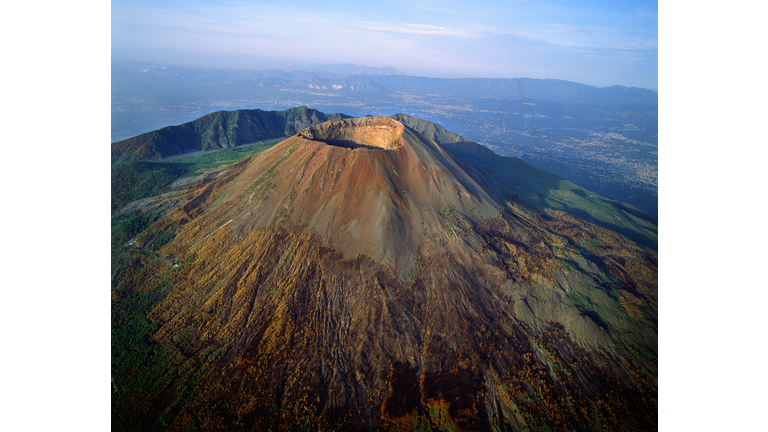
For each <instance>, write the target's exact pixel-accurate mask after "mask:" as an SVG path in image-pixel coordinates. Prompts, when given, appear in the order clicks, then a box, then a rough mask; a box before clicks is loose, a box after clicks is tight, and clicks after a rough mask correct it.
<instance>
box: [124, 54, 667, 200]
mask: <svg viewBox="0 0 768 432" xmlns="http://www.w3.org/2000/svg"><path fill="white" fill-rule="evenodd" d="M160 68H162V69H160ZM395 72H396V71H395ZM409 80H418V81H419V85H420V86H421V87H422V88H426V89H427V90H424V91H420V92H419V91H414V90H416V89H417V87H416V85H415V84H413V83H411V82H410V81H409ZM425 81H426V82H427V84H428V85H424V84H425V83H424V82H425ZM550 81H551V82H550ZM308 83H311V84H308ZM350 83H355V84H356V85H355V84H350ZM520 83H522V84H523V85H527V86H529V87H530V88H531V91H529V92H526V91H525V90H526V89H525V88H523V90H519V89H518V90H515V89H517V88H520V87H521V84H520ZM429 84H432V85H431V86H430V85H429ZM507 84H508V83H507V82H506V81H503V80H490V79H488V80H484V79H457V80H448V79H439V80H438V79H429V78H420V77H407V76H402V75H395V74H394V73H392V75H389V76H383V75H379V76H368V75H354V76H350V75H344V71H339V74H336V75H334V74H329V73H327V72H293V73H286V72H282V71H233V70H220V71H214V70H205V69H191V68H174V67H172V66H167V67H164V66H160V67H158V66H157V65H149V66H144V65H141V64H113V77H112V141H119V140H121V139H125V138H129V137H131V136H135V135H138V134H141V133H144V132H148V131H151V130H156V129H159V128H162V127H164V126H169V125H174V124H180V123H184V122H187V121H191V120H194V119H196V118H199V117H201V116H203V115H205V114H208V113H210V112H214V111H219V110H236V109H261V110H265V111H268V110H284V109H288V108H292V107H296V106H301V105H306V106H308V107H310V108H314V109H317V110H320V111H323V112H326V113H336V112H338V113H344V114H348V115H351V116H365V115H392V114H395V113H403V114H407V115H410V116H413V117H419V118H422V119H425V120H429V121H432V122H435V123H438V124H441V125H442V126H443V127H445V128H446V129H448V130H450V131H452V132H455V133H458V134H460V135H462V136H464V137H466V138H469V139H471V140H473V141H475V142H477V143H479V144H482V145H484V146H486V147H488V148H490V149H491V150H493V151H494V152H495V153H497V154H499V155H502V156H513V157H519V158H521V159H523V160H524V161H526V162H528V163H529V164H531V165H533V166H534V167H537V168H540V169H543V170H545V171H548V172H551V173H553V174H555V175H557V176H559V177H561V178H563V179H566V180H570V181H573V182H574V183H577V184H579V185H580V186H583V187H585V188H587V189H590V190H592V191H594V192H597V193H600V194H601V195H604V196H607V197H610V198H614V199H617V200H619V201H622V202H627V203H630V204H633V205H635V206H636V207H638V208H640V209H641V210H645V211H647V212H649V213H651V214H653V215H656V214H657V212H658V203H657V201H658V120H657V119H658V105H657V102H656V101H657V97H656V92H655V91H652V90H644V89H636V88H632V89H627V88H624V87H618V88H607V89H598V88H596V87H590V86H585V85H581V84H577V83H569V82H566V81H557V80H530V83H529V82H527V81H519V82H518V83H517V87H515V86H514V85H513V83H510V84H509V85H507ZM494 86H495V88H494ZM505 86H507V87H505ZM323 87H325V88H323Z"/></svg>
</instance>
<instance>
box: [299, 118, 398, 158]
mask: <svg viewBox="0 0 768 432" xmlns="http://www.w3.org/2000/svg"><path fill="white" fill-rule="evenodd" d="M299 135H300V136H301V137H303V138H306V139H309V140H314V141H321V142H324V143H326V144H329V145H334V146H337V147H345V148H358V147H365V148H371V149H382V150H397V149H399V148H400V147H402V146H403V124H402V123H400V122H399V121H397V120H394V119H392V118H390V117H364V118H355V119H338V120H333V121H329V122H325V123H322V124H319V125H316V126H312V127H310V128H307V129H305V130H303V131H302V132H300V133H299Z"/></svg>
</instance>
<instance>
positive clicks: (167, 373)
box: [113, 118, 657, 431]
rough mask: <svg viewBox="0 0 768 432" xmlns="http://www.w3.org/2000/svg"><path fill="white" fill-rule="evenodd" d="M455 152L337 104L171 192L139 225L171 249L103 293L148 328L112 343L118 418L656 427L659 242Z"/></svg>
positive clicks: (184, 422) (263, 426)
mask: <svg viewBox="0 0 768 432" xmlns="http://www.w3.org/2000/svg"><path fill="white" fill-rule="evenodd" d="M464 167H467V169H470V170H471V169H472V167H471V166H470V165H469V164H467V163H466V162H461V161H459V160H457V159H456V158H455V157H454V156H452V155H451V154H450V153H449V152H447V151H445V150H444V149H443V148H442V147H441V146H440V145H438V144H437V143H435V142H434V141H433V140H431V139H429V138H426V137H424V136H423V135H421V134H420V133H418V132H416V131H414V130H413V129H411V128H409V127H407V126H404V125H403V124H402V123H400V122H398V121H395V120H393V119H391V118H364V119H343V120H334V121H331V122H328V123H324V124H321V125H318V126H314V127H311V128H309V129H307V130H304V131H302V132H300V133H298V134H296V135H294V136H292V137H290V138H288V139H287V140H285V141H284V142H282V143H281V144H278V145H276V146H275V147H273V148H272V149H270V150H268V151H265V152H264V153H263V154H261V155H260V156H259V157H257V158H254V159H252V160H250V161H245V162H241V163H239V164H235V165H231V166H228V167H223V168H221V169H220V170H219V171H218V172H217V173H212V174H210V175H208V176H207V177H206V178H205V179H204V180H202V181H201V182H200V183H199V184H198V185H197V186H196V187H195V188H192V189H189V190H188V191H186V192H184V194H185V195H184V196H185V198H186V200H187V201H186V204H184V205H182V206H180V207H177V208H175V209H174V210H172V211H171V212H169V213H168V215H167V216H166V217H165V218H164V219H162V220H161V221H159V222H158V223H157V224H155V226H153V227H152V228H151V229H150V230H148V231H147V232H145V233H144V234H142V235H141V236H139V238H137V239H136V242H137V244H139V245H143V244H146V243H148V242H151V241H152V239H153V238H154V237H156V236H158V235H160V234H162V233H167V232H172V233H174V235H175V239H174V240H173V241H172V242H170V243H169V244H168V245H166V246H164V247H163V248H162V249H160V255H161V256H173V257H175V258H176V259H177V260H178V262H179V263H181V265H180V266H179V267H172V266H168V265H164V263H163V262H162V261H158V260H157V259H156V258H155V257H153V256H149V255H142V254H140V253H137V254H136V255H135V256H134V262H133V265H132V266H131V268H130V269H129V270H128V271H127V272H126V274H125V276H124V277H123V278H122V279H121V281H120V283H119V285H118V287H117V289H115V291H114V293H113V299H114V300H113V302H114V305H113V307H114V310H116V311H118V312H117V313H115V315H113V321H115V323H113V328H114V329H116V330H114V331H115V333H113V340H114V339H120V338H122V337H127V336H125V335H124V334H123V333H121V332H124V331H126V330H124V329H127V328H131V326H133V327H136V328H144V329H145V330H144V331H145V333H143V334H146V335H147V336H146V337H147V338H148V339H147V340H149V341H151V344H150V347H149V348H147V349H146V351H147V352H148V354H146V355H145V356H144V357H142V360H141V361H138V360H137V361H134V362H133V363H131V361H133V360H131V359H132V357H131V356H132V354H131V352H130V351H128V350H123V351H121V349H123V348H124V346H125V344H124V343H121V342H119V341H118V342H117V343H114V346H115V351H114V352H113V356H114V357H116V360H114V363H115V366H114V367H113V382H114V383H113V419H115V429H129V428H137V429H142V430H187V429H189V428H191V429H193V430H270V429H271V430H328V429H333V430H381V429H388V430H416V429H419V428H421V429H424V430H429V429H434V430H521V431H522V430H585V431H586V430H590V431H591V430H654V429H655V428H656V409H657V402H656V398H657V391H656V386H657V383H656V376H657V371H656V364H657V349H656V334H657V328H656V320H657V287H656V274H657V267H656V266H657V264H656V253H655V251H654V250H652V249H647V248H646V249H644V248H643V247H640V246H638V245H637V244H636V243H634V242H632V241H630V240H628V239H627V238H625V237H623V236H622V235H620V234H617V233H616V232H613V231H610V230H608V229H606V228H604V227H601V226H598V225H594V224H592V223H589V222H587V221H585V220H583V219H580V218H577V217H575V216H573V215H571V214H568V213H566V212H563V211H556V210H552V209H542V208H538V207H535V206H532V205H530V204H528V203H526V202H525V201H523V200H521V199H520V196H525V195H526V194H525V193H522V192H524V191H521V194H518V195H517V197H516V198H515V197H514V194H510V199H509V200H501V199H498V198H496V199H494V198H492V194H491V193H489V191H488V190H487V186H486V187H483V186H481V184H482V185H491V184H493V181H492V180H490V179H487V178H483V174H482V173H481V172H480V171H476V172H473V173H472V174H470V173H468V172H467V170H466V169H465V168H464ZM509 187H511V188H514V187H515V186H514V185H511V186H509ZM491 192H492V193H493V195H495V196H498V195H499V191H498V189H497V190H495V191H491ZM174 199H179V195H177V196H175V197H174ZM142 296H154V297H153V298H157V299H158V300H157V301H155V302H153V303H151V304H152V306H150V307H148V308H147V309H145V310H146V312H145V315H141V314H139V315H131V314H130V313H127V314H121V313H120V312H119V311H121V310H124V307H123V305H127V304H129V303H130V302H131V301H135V300H132V299H135V298H144V297H142ZM142 316H146V318H141V317H142ZM136 317H139V318H136ZM142 319H145V320H146V324H144V321H141V320H142Z"/></svg>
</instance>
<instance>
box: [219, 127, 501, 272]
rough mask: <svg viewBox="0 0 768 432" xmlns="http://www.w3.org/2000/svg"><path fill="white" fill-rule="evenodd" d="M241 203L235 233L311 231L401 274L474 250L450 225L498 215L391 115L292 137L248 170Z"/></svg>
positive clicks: (476, 241) (449, 163)
mask: <svg viewBox="0 0 768 432" xmlns="http://www.w3.org/2000/svg"><path fill="white" fill-rule="evenodd" d="M306 137H314V138H313V139H309V138H306ZM339 143H341V145H338V144H339ZM238 197H242V198H244V199H245V201H246V203H247V204H245V205H241V206H238V207H237V208H236V209H234V210H233V211H231V212H229V213H227V214H226V215H224V216H223V217H222V221H224V219H226V220H230V219H234V222H233V226H232V229H234V230H235V231H236V232H243V233H244V232H250V231H252V230H256V229H261V228H264V227H266V226H270V225H280V226H282V227H285V228H294V229H299V230H302V231H307V232H311V233H314V234H317V235H318V236H319V238H320V239H321V241H322V243H323V245H324V246H331V247H334V248H337V249H339V250H340V251H342V252H344V254H345V256H354V255H356V254H364V255H369V256H371V257H373V258H374V259H376V260H378V261H385V262H388V263H390V265H392V266H393V267H394V268H396V269H398V274H399V275H400V276H405V275H407V274H408V273H409V272H410V271H411V270H412V269H413V268H414V265H415V264H414V263H415V260H416V258H417V257H418V256H419V255H420V254H427V253H429V254H435V253H439V252H441V251H443V250H444V249H445V248H446V247H448V248H450V249H451V250H455V251H457V252H462V253H463V252H467V251H476V250H477V247H478V246H479V245H482V243H483V242H482V240H481V239H480V238H479V237H478V236H477V235H476V234H475V233H474V231H472V230H469V231H466V230H465V231H462V230H461V228H460V227H455V226H453V225H454V223H453V222H452V221H459V220H460V221H462V226H466V227H472V226H474V224H475V223H476V222H477V221H479V220H483V219H488V218H491V217H495V216H497V215H498V209H499V205H498V204H497V203H496V202H494V200H493V199H492V198H491V197H490V196H489V195H488V194H487V193H486V192H485V190H484V189H483V188H481V187H480V186H479V185H478V184H477V183H476V182H475V181H474V180H473V179H472V177H470V176H469V175H468V174H467V173H466V172H465V170H463V169H462V168H461V167H460V166H459V164H458V163H457V162H456V161H455V160H454V159H453V157H452V156H451V155H450V154H449V153H447V152H446V151H445V150H443V149H442V148H441V147H440V146H438V145H437V144H435V143H434V141H431V140H428V139H426V138H424V137H423V136H422V135H420V134H418V133H416V132H414V131H413V130H411V129H406V128H404V126H403V125H402V124H401V123H400V122H397V121H395V120H393V119H391V118H389V117H366V118H363V119H350V120H346V119H345V120H335V121H331V122H327V123H323V124H322V125H318V126H315V127H312V128H309V129H307V130H305V131H303V132H301V133H300V134H298V135H296V136H293V137H291V138H289V139H287V140H285V141H284V142H282V143H280V144H278V145H277V146H275V147H273V148H272V149H270V150H269V151H268V152H265V153H264V154H263V155H262V156H261V157H259V158H257V159H255V160H253V162H252V163H251V164H249V166H248V167H247V168H246V169H245V171H244V173H243V174H242V175H241V176H240V177H239V178H238V180H237V181H236V182H235V184H234V185H233V187H232V190H231V192H230V193H229V194H228V198H227V199H228V200H233V199H237V198H238Z"/></svg>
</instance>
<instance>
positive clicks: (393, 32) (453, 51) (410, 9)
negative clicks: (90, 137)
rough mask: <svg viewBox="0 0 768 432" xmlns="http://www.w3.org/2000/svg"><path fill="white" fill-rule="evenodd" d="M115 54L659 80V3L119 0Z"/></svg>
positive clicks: (638, 83)
mask: <svg viewBox="0 0 768 432" xmlns="http://www.w3.org/2000/svg"><path fill="white" fill-rule="evenodd" d="M111 39H112V54H111V55H112V59H113V60H114V61H133V62H155V63H168V64H172V65H176V66H189V67H204V68H229V69H252V70H263V69H271V68H276V69H281V70H285V71H290V70H293V69H292V68H294V67H295V66H297V65H306V64H347V63H348V64H355V65H363V66H368V67H392V68H395V69H397V70H399V71H401V72H402V73H404V74H406V75H412V76H424V77H432V78H520V77H526V78H540V79H561V80H566V81H574V82H578V83H582V84H587V85H592V86H597V87H610V86H614V85H622V86H626V87H640V88H647V89H653V90H658V5H657V3H656V2H653V1H650V2H649V1H631V2H622V3H621V4H618V5H617V4H614V3H612V2H607V1H602V0H595V1H583V2H579V3H578V4H576V5H574V4H572V3H569V2H563V1H559V0H532V1H531V0H523V1H517V2H497V1H484V2H480V3H473V4H471V5H468V4H465V3H462V2H453V1H452V2H441V3H440V4H437V2H433V1H430V0H422V1H411V2H403V1H399V0H398V1H394V2H389V3H387V4H386V5H373V6H371V5H366V4H361V3H357V2H354V3H353V2H348V1H332V2H325V3H323V4H316V3H308V2H300V1H286V2H281V3H279V4H271V3H266V2H258V1H257V2H249V3H244V2H237V1H227V2H224V3H211V2H208V1H193V2H184V3H181V2H174V1H171V2H155V1H139V2H126V1H120V0H115V1H112V38H111Z"/></svg>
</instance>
